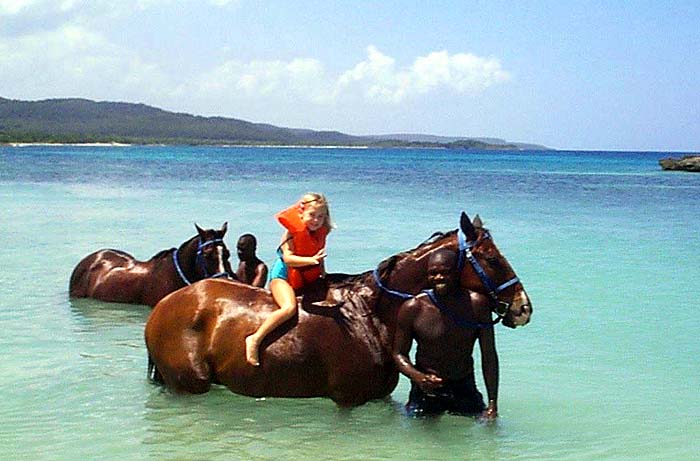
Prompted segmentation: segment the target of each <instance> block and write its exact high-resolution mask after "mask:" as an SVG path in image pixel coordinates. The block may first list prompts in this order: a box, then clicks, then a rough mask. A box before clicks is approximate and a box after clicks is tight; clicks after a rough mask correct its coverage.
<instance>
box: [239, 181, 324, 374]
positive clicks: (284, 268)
mask: <svg viewBox="0 0 700 461" xmlns="http://www.w3.org/2000/svg"><path fill="white" fill-rule="evenodd" d="M275 217H276V218H277V220H278V221H279V222H280V224H282V226H284V228H285V231H284V234H282V241H281V243H280V246H279V248H278V250H277V254H278V257H277V259H275V262H274V264H273V265H272V269H271V271H270V285H269V287H270V291H271V292H272V297H273V299H274V300H275V302H276V303H277V305H278V306H279V309H278V310H276V311H273V312H272V313H271V314H270V315H269V316H268V317H267V318H266V319H265V321H264V322H263V323H262V325H260V327H259V328H258V330H257V331H256V332H255V333H253V334H252V335H250V336H248V337H247V338H246V339H245V344H246V360H247V361H248V363H249V364H251V365H253V366H259V365H260V360H259V347H260V343H261V342H262V341H263V339H264V338H265V336H267V335H268V334H269V333H270V332H271V331H273V330H274V329H275V328H277V327H278V326H280V325H282V324H283V323H284V322H286V321H287V320H289V319H290V318H292V317H293V316H294V314H296V313H297V298H296V291H295V290H299V289H300V288H302V287H304V286H305V285H308V284H310V283H312V282H314V281H316V280H318V279H319V278H320V277H322V276H323V275H325V272H324V264H323V261H324V259H325V258H326V236H327V235H328V233H329V232H330V231H331V229H332V227H333V225H332V222H331V216H330V210H329V208H328V201H327V200H326V197H324V196H323V195H322V194H317V193H309V194H305V195H304V196H303V197H302V198H301V200H300V201H298V202H297V203H295V204H294V205H292V206H291V207H289V208H287V209H285V210H283V211H281V212H279V213H277V215H275Z"/></svg>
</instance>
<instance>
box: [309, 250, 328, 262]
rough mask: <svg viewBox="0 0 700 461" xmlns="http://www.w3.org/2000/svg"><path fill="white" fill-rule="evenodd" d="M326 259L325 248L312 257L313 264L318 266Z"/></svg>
mask: <svg viewBox="0 0 700 461" xmlns="http://www.w3.org/2000/svg"><path fill="white" fill-rule="evenodd" d="M325 258H326V249H325V248H321V249H320V250H318V253H316V254H315V255H313V256H311V259H312V261H313V264H314V265H316V266H317V265H319V264H321V263H322V262H323V260H324V259H325Z"/></svg>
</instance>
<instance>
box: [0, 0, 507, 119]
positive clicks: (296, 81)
mask: <svg viewBox="0 0 700 461" xmlns="http://www.w3.org/2000/svg"><path fill="white" fill-rule="evenodd" d="M181 1H185V0H128V1H125V2H119V3H114V2H113V1H112V0H110V1H107V0H92V1H87V0H63V1H50V0H0V16H3V15H4V16H7V15H11V14H15V15H24V16H25V18H31V16H32V15H37V14H41V15H50V14H52V12H53V13H55V12H63V13H65V15H64V16H63V17H62V19H61V21H60V22H59V23H58V24H57V25H54V26H53V28H48V29H46V30H45V29H42V28H39V30H30V31H24V32H23V33H22V34H19V35H16V36H8V37H2V36H1V35H0V88H2V92H3V94H1V95H0V96H5V97H15V98H20V99H36V98H43V97H66V96H78V97H87V98H92V99H109V100H126V101H134V102H137V101H139V102H141V101H143V102H148V103H151V104H159V105H164V106H168V107H171V108H177V107H178V106H182V101H183V98H184V97H186V100H187V101H188V103H187V104H189V105H190V107H197V108H199V110H202V109H203V108H208V109H206V111H207V112H209V113H222V112H226V109H225V108H227V107H230V108H239V107H246V106H247V107H255V106H256V105H257V106H261V107H262V106H266V107H268V108H269V109H270V111H272V110H273V108H274V107H275V105H278V106H279V105H288V106H290V107H292V106H298V107H303V106H306V107H307V108H311V107H317V108H323V107H325V108H328V107H335V106H338V107H347V106H348V105H349V104H356V105H359V106H361V105H366V104H368V103H369V104H373V105H385V106H399V105H401V104H402V103H404V102H406V101H410V100H415V99H418V98H423V97H425V96H426V95H429V94H440V93H442V94H444V93H446V92H447V93H453V94H465V95H470V94H477V93H479V92H481V91H484V90H485V89H487V88H489V87H491V86H493V85H497V84H500V83H502V82H504V81H506V80H508V78H509V74H508V73H507V72H506V71H505V70H503V68H502V67H501V64H500V62H499V61H498V60H497V59H494V58H483V57H479V56H475V55H473V54H464V53H458V54H453V55H450V54H449V53H448V52H447V51H435V52H432V53H429V54H427V55H425V56H419V57H416V58H415V59H414V60H413V62H412V63H409V64H408V65H400V64H399V63H397V61H396V60H395V59H394V58H393V57H391V56H388V55H386V54H384V53H382V52H381V51H380V50H379V49H377V48H376V47H375V46H371V45H370V46H368V47H367V56H366V58H365V59H364V60H362V61H361V62H358V63H357V64H355V65H354V66H352V67H351V68H349V69H347V70H343V71H340V72H337V73H332V72H329V71H328V69H327V67H326V65H325V64H324V63H323V62H321V61H319V60H318V59H314V58H293V59H289V60H251V61H247V62H245V61H241V60H228V61H225V62H222V63H219V64H216V65H214V66H211V67H209V68H204V69H195V68H193V69H186V68H184V69H182V70H181V71H178V72H170V73H166V71H165V70H164V69H166V68H168V65H170V64H171V63H170V62H169V60H168V57H167V56H164V57H163V61H162V62H161V61H157V62H155V61H150V60H146V59H144V58H143V57H142V55H141V54H140V50H139V48H138V47H133V48H131V47H129V48H127V46H130V45H123V46H118V45H116V44H115V43H113V42H111V41H110V40H109V39H108V38H107V36H106V35H103V34H102V33H101V30H102V29H100V26H98V25H96V24H102V25H104V22H102V23H98V22H95V20H93V19H91V18H96V17H98V16H99V15H97V14H95V13H96V12H100V13H101V14H103V15H106V16H109V17H110V18H113V17H115V15H116V16H118V15H120V14H125V12H126V11H127V10H128V9H129V8H135V9H142V8H151V7H156V6H160V5H164V4H174V3H178V2H181ZM209 2H210V3H211V4H215V5H216V6H217V7H225V6H228V5H231V4H238V0H209ZM229 110H230V109H229Z"/></svg>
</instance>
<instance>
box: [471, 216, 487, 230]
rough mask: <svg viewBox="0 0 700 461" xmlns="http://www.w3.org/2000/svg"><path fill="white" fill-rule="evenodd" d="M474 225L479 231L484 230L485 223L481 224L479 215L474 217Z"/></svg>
mask: <svg viewBox="0 0 700 461" xmlns="http://www.w3.org/2000/svg"><path fill="white" fill-rule="evenodd" d="M472 223H473V224H474V227H476V228H477V229H483V227H484V223H483V222H481V217H480V216H479V215H476V216H474V221H472Z"/></svg>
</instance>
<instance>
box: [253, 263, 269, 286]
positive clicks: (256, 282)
mask: <svg viewBox="0 0 700 461" xmlns="http://www.w3.org/2000/svg"><path fill="white" fill-rule="evenodd" d="M266 281H267V265H265V263H264V262H262V261H260V262H258V265H257V266H255V277H254V278H253V281H252V283H251V285H253V286H254V287H259V288H262V287H264V286H265V282H266Z"/></svg>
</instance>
